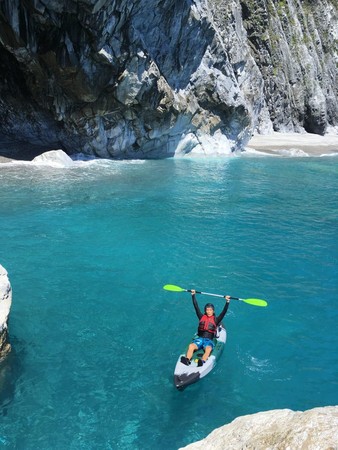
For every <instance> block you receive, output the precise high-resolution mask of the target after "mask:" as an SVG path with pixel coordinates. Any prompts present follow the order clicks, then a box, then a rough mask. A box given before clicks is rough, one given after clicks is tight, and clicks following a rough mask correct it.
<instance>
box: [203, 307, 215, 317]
mask: <svg viewBox="0 0 338 450" xmlns="http://www.w3.org/2000/svg"><path fill="white" fill-rule="evenodd" d="M205 313H206V315H207V316H208V317H210V316H212V315H213V314H214V310H213V309H212V308H210V306H208V307H207V308H206V310H205Z"/></svg>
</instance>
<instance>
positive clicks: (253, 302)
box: [163, 284, 268, 306]
mask: <svg viewBox="0 0 338 450" xmlns="http://www.w3.org/2000/svg"><path fill="white" fill-rule="evenodd" d="M163 289H165V290H166V291H172V292H191V289H183V288H181V287H179V286H175V285H174V284H166V285H165V286H163ZM196 294H203V295H210V296H212V297H221V298H225V295H220V294H210V292H200V291H196ZM230 298H231V299H232V300H240V301H241V302H244V303H248V304H249V305H253V306H267V305H268V303H267V302H266V301H265V300H261V299H259V298H239V297H232V296H230Z"/></svg>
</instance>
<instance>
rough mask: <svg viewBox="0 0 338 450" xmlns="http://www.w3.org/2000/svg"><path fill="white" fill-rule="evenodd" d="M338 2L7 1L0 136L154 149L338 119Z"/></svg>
mask: <svg viewBox="0 0 338 450" xmlns="http://www.w3.org/2000/svg"><path fill="white" fill-rule="evenodd" d="M337 29H338V26H337V0H331V1H329V0H318V1H315V2H314V1H312V0H283V1H277V0H231V1H226V2H225V1H221V0H195V1H193V0H151V1H150V0H82V1H76V0H67V1H66V0H58V1H55V0H25V1H23V0H3V1H2V2H1V3H0V74H1V77H0V113H1V115H0V143H1V142H2V154H6V155H7V156H17V157H20V152H21V153H22V148H26V149H27V148H28V146H29V145H31V146H33V149H34V152H36V153H38V152H39V151H40V152H41V151H42V150H46V149H50V148H62V149H64V150H65V151H67V152H68V153H69V154H71V153H73V152H79V151H82V152H84V153H87V154H92V155H97V156H100V157H114V158H121V157H123V158H152V157H166V156H172V155H174V154H182V153H188V152H191V151H193V152H200V153H208V152H220V153H229V152H231V151H234V150H236V149H241V148H242V147H243V146H244V145H245V144H246V143H247V141H248V140H249V138H250V136H251V135H252V133H253V131H254V130H255V129H258V130H259V131H261V132H265V131H271V130H272V129H274V130H275V131H286V130H287V131H302V130H305V131H308V132H313V133H320V134H323V133H325V131H326V129H327V127H328V126H329V127H330V126H335V125H337V122H338V120H337V119H338V110H337V104H338V102H337V97H338V94H337V80H336V77H337V60H338V56H337Z"/></svg>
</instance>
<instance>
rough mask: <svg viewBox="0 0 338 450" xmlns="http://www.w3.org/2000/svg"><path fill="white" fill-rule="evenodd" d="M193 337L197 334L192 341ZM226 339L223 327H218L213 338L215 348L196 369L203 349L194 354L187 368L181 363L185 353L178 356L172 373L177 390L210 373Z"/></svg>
mask: <svg viewBox="0 0 338 450" xmlns="http://www.w3.org/2000/svg"><path fill="white" fill-rule="evenodd" d="M195 337H197V334H195V336H194V337H193V339H194V338H195ZM226 338H227V333H226V330H225V328H224V326H223V325H219V326H218V329H217V334H216V337H215V338H214V344H215V347H214V349H213V351H212V353H211V355H210V356H209V358H208V359H207V361H206V362H205V363H204V364H203V366H201V367H198V365H197V362H198V360H199V359H201V358H202V356H203V353H204V350H203V349H201V350H196V351H195V352H194V354H193V356H192V358H191V363H190V365H189V366H187V365H185V364H183V363H182V362H181V356H185V353H181V354H180V356H179V357H178V360H177V363H176V367H175V371H174V384H175V386H176V388H177V389H178V390H183V389H184V388H186V387H187V386H189V385H190V384H193V383H196V382H197V381H199V380H200V379H201V378H203V377H205V376H206V375H208V373H210V372H211V371H212V369H213V368H214V367H215V366H216V363H217V361H218V360H219V358H220V356H221V354H222V352H223V348H224V345H225V341H226Z"/></svg>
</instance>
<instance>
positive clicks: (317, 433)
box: [184, 406, 338, 450]
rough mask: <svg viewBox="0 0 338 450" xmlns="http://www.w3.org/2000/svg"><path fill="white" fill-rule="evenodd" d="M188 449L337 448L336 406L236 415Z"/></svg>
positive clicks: (327, 449) (279, 449)
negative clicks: (302, 410) (229, 421)
mask: <svg viewBox="0 0 338 450" xmlns="http://www.w3.org/2000/svg"><path fill="white" fill-rule="evenodd" d="M184 449H189V450H198V449H203V450H225V449H231V450H243V449H245V450H292V449H303V450H338V406H326V407H322V408H314V409H310V410H308V411H304V412H300V411H291V410H290V409H277V410H272V411H266V412H260V413H257V414H252V415H247V416H242V417H238V418H237V419H235V420H234V421H233V422H231V423H230V424H228V425H224V426H223V427H220V428H217V429H216V430H214V431H213V432H212V433H210V434H209V435H208V436H207V437H206V438H205V439H203V440H201V441H198V442H195V443H193V444H190V445H187V446H186V447H184Z"/></svg>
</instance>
